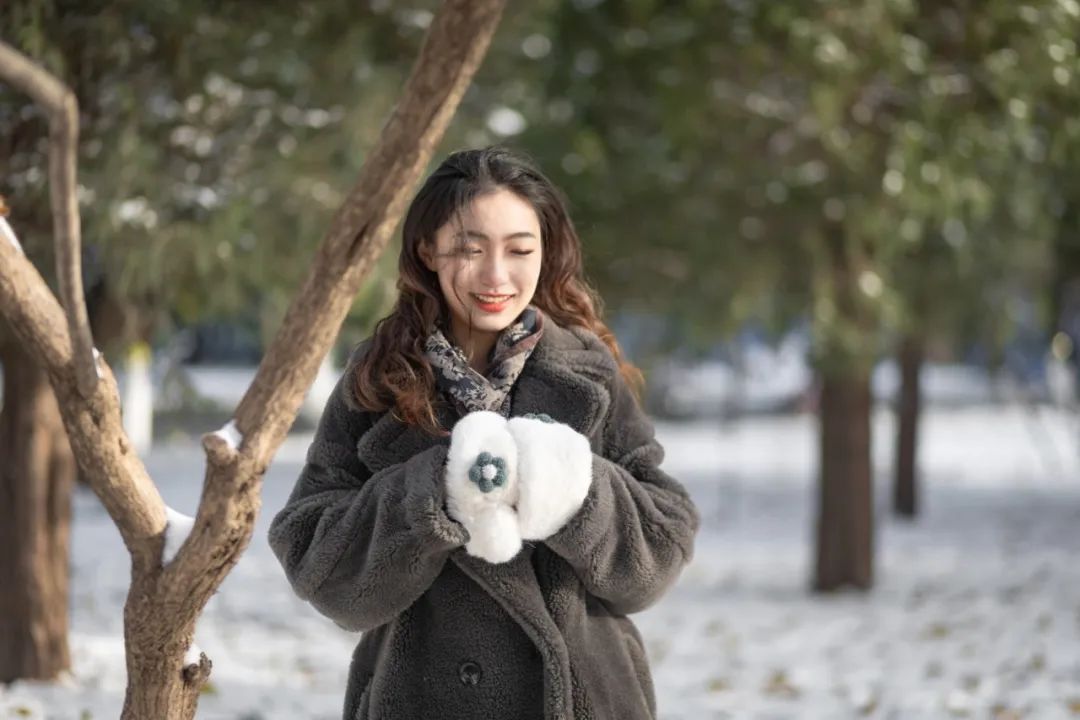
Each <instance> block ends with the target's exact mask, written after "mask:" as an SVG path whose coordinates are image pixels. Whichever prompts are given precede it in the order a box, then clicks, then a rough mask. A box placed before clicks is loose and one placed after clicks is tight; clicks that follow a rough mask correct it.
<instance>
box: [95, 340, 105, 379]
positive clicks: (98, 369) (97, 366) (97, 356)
mask: <svg viewBox="0 0 1080 720" xmlns="http://www.w3.org/2000/svg"><path fill="white" fill-rule="evenodd" d="M100 363H101V351H100V350H98V349H97V348H94V371H95V372H97V376H98V380H102V379H104V377H105V375H104V374H102V372H101V364H100Z"/></svg>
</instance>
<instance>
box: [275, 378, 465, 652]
mask: <svg viewBox="0 0 1080 720" xmlns="http://www.w3.org/2000/svg"><path fill="white" fill-rule="evenodd" d="M348 376H349V373H348V372H346V375H345V377H343V378H342V380H341V381H340V382H339V383H338V385H337V387H335V388H334V392H333V394H332V395H331V397H330V400H329V401H328V402H327V405H326V409H325V410H324V411H323V415H322V418H321V419H320V421H319V426H318V429H317V431H316V433H315V439H314V441H313V442H312V444H311V447H310V448H309V450H308V454H307V462H306V464H305V466H304V469H303V471H302V472H301V474H300V478H299V480H298V481H297V483H296V486H295V488H294V489H293V491H292V494H291V495H290V497H289V500H288V502H287V503H286V505H285V507H284V508H283V509H282V510H281V511H280V512H279V513H278V514H277V516H276V517H275V518H274V519H273V522H272V523H271V526H270V546H271V548H272V549H273V551H274V553H275V554H276V555H277V557H278V559H279V560H280V561H281V564H282V565H283V566H284V568H285V574H286V576H287V577H288V579H289V582H290V583H291V584H292V586H293V588H294V589H295V591H296V593H297V594H298V595H299V596H300V597H301V598H303V599H305V600H308V601H309V602H311V604H312V605H314V606H315V608H316V609H318V610H319V612H321V613H323V614H324V615H326V616H327V617H329V618H331V619H332V620H334V621H335V622H336V623H337V624H338V625H340V626H341V627H343V628H346V629H349V630H361V631H362V630H368V629H371V628H375V627H378V626H379V625H382V624H384V623H386V622H388V621H389V620H391V619H392V618H393V617H394V616H395V615H397V614H398V613H400V612H402V611H403V610H405V609H406V608H408V607H409V606H410V605H412V603H413V602H414V601H415V600H416V599H417V598H419V597H420V595H422V594H423V593H424V591H426V590H427V589H428V588H429V587H430V586H431V584H432V582H433V581H434V579H435V577H436V576H437V575H438V574H439V572H440V571H441V570H442V566H443V564H444V562H445V561H446V558H447V557H448V556H449V554H450V551H451V550H453V549H454V548H456V547H459V546H461V545H463V544H464V543H465V541H466V540H467V539H468V534H467V533H466V531H465V529H464V528H463V527H462V526H461V525H459V524H458V523H456V522H454V521H453V520H452V519H450V518H449V517H448V516H447V515H446V512H445V509H444V508H445V488H444V483H443V465H444V463H445V459H446V448H445V447H444V446H441V445H436V446H433V447H431V448H428V449H427V450H424V451H422V452H420V453H417V454H416V455H414V456H413V457H412V458H410V459H409V460H407V461H406V462H404V463H399V464H396V465H392V466H390V467H387V468H384V469H382V470H380V471H379V472H377V473H374V474H372V473H371V472H370V471H369V470H368V469H367V467H366V466H365V465H364V463H363V458H361V457H360V456H359V455H358V452H357V441H358V440H359V438H360V437H361V436H362V435H363V433H364V432H365V431H367V430H368V429H369V428H370V427H371V423H372V416H371V414H370V413H366V412H362V411H358V410H355V409H353V408H351V407H349V405H348V404H347V402H346V400H345V397H344V393H345V392H346V389H345V385H344V384H345V382H347V378H348Z"/></svg>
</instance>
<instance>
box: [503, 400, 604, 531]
mask: <svg viewBox="0 0 1080 720" xmlns="http://www.w3.org/2000/svg"><path fill="white" fill-rule="evenodd" d="M507 429H508V430H509V431H510V434H511V435H512V436H513V438H514V442H515V443H516V444H517V468H518V484H519V489H518V502H517V519H518V527H519V528H520V531H521V537H522V538H523V539H525V540H543V539H545V538H547V537H548V536H550V535H552V534H554V533H555V532H557V531H558V530H559V529H561V528H562V526H563V525H565V524H566V522H567V521H568V520H569V519H570V518H572V517H573V516H574V514H575V513H577V511H578V510H579V509H580V508H581V504H582V503H583V502H585V497H586V496H587V495H588V494H589V487H590V486H591V485H592V448H591V447H590V446H589V440H588V438H586V437H585V436H584V435H582V434H581V433H579V432H577V431H576V430H574V429H573V428H572V427H570V426H569V425H564V424H563V423H558V422H554V421H553V420H551V418H549V417H547V416H546V415H536V416H530V415H526V416H523V417H514V418H510V421H509V422H508V423H507Z"/></svg>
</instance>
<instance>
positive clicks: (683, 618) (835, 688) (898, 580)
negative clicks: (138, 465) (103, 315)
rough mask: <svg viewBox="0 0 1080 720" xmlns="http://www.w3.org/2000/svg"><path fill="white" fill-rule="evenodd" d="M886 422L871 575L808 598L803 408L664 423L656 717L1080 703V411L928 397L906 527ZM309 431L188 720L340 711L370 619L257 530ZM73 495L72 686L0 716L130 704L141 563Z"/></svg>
mask: <svg viewBox="0 0 1080 720" xmlns="http://www.w3.org/2000/svg"><path fill="white" fill-rule="evenodd" d="M894 427H895V423H894V421H893V419H892V417H891V416H890V415H889V414H887V413H879V414H878V415H876V417H875V424H874V429H875V438H876V439H875V446H874V464H875V468H876V472H877V495H876V505H877V507H878V513H877V518H878V520H877V523H878V524H877V533H876V542H877V583H876V587H875V588H874V590H873V591H872V592H870V593H867V594H862V593H856V592H844V593H839V594H836V595H831V596H815V595H813V594H811V593H809V592H808V591H807V586H808V579H809V577H810V574H811V570H812V567H813V557H812V550H811V539H812V537H813V532H814V514H815V509H814V503H815V502H816V487H815V482H814V472H815V466H814V452H815V447H816V442H817V441H816V436H815V424H814V420H813V418H811V417H808V416H801V415H800V416H769V417H757V418H752V419H748V420H745V421H741V422H738V423H731V424H709V423H698V424H693V425H674V424H661V425H660V426H658V432H659V435H660V439H661V441H662V442H663V444H664V445H665V447H666V449H667V460H666V461H665V464H664V467H665V469H666V470H667V471H669V472H670V473H672V474H673V475H674V476H675V477H677V478H679V479H680V480H682V481H683V482H684V483H685V484H686V486H687V487H688V488H689V490H690V492H691V493H692V494H693V496H694V499H695V501H696V502H697V504H698V507H699V510H700V511H701V515H702V523H703V524H702V529H701V534H700V536H699V539H698V543H697V546H696V552H695V557H694V561H693V562H692V563H691V565H690V566H689V567H687V569H686V570H685V572H684V573H683V575H682V577H681V578H680V580H679V582H678V583H677V584H676V585H675V586H674V587H673V588H672V589H671V591H670V592H669V593H668V594H667V595H666V596H665V597H664V598H663V599H662V600H661V601H660V602H659V603H658V604H657V605H656V606H654V607H653V608H650V609H649V610H647V611H646V612H644V613H640V614H638V615H636V616H634V620H635V622H636V623H637V624H638V626H639V628H640V629H641V632H642V635H643V637H644V639H645V643H646V647H647V650H648V653H649V657H650V662H651V665H652V669H653V674H654V679H655V681H656V690H657V695H658V700H659V717H660V718H661V719H662V720H709V719H713V718H730V719H732V720H743V719H744V718H745V719H747V720H788V719H791V720H803V719H804V718H805V719H808V720H815V719H821V720H824V719H828V720H833V719H839V720H848V719H850V718H870V719H872V720H894V719H895V720H939V719H940V720H951V719H952V718H972V719H974V718H987V719H990V718H996V719H997V720H1004V719H1005V718H1024V719H1025V720H1069V719H1072V720H1075V718H1077V717H1078V716H1080V563H1078V562H1077V557H1080V455H1078V441H1080V422H1078V419H1077V416H1076V415H1075V414H1073V413H1071V412H1067V411H1063V410H1058V409H1053V408H1050V407H1048V406H1030V407H1029V406H1020V405H995V406H978V407H955V406H950V407H936V408H931V410H930V412H929V414H928V415H927V417H926V418H925V424H924V426H923V429H922V433H921V435H920V441H921V443H922V445H921V449H922V452H923V455H922V457H923V462H922V466H923V473H924V483H923V486H922V488H923V494H922V497H921V500H922V503H923V512H922V515H921V516H920V517H919V518H918V519H917V520H915V521H913V522H907V521H901V520H897V519H894V518H893V517H892V516H891V514H890V512H889V509H888V505H889V492H888V491H889V481H890V467H891V461H892V452H893V445H894V439H893V435H892V433H893V430H894ZM309 442H310V435H307V436H304V435H293V436H290V437H289V438H288V439H287V441H286V443H285V445H284V446H283V447H282V449H281V450H280V451H279V453H278V455H277V458H276V459H275V461H274V463H273V464H272V465H271V467H270V469H269V470H268V472H267V474H266V479H265V483H264V495H263V508H264V511H263V512H262V513H261V514H260V516H259V519H258V523H257V526H256V531H255V537H254V538H253V540H252V542H251V545H250V547H249V548H248V550H247V552H246V553H245V555H244V556H243V557H242V559H241V560H240V562H239V564H238V565H237V566H236V568H235V569H234V570H233V572H232V573H231V574H230V575H229V577H228V578H227V579H226V581H225V583H224V584H223V585H222V587H221V589H220V591H219V592H218V593H217V594H216V595H215V596H214V597H213V598H212V599H211V601H210V603H209V605H208V607H207V610H206V612H205V613H204V615H203V616H202V617H201V618H200V620H199V633H200V635H199V637H200V641H201V643H202V644H203V645H204V647H205V650H206V652H207V654H208V655H210V656H211V657H213V658H214V670H213V674H212V675H211V678H210V682H211V684H212V691H210V692H207V693H205V694H204V695H203V696H202V697H201V698H200V700H199V717H206V718H230V719H232V718H242V717H248V718H255V717H260V718H265V719H267V720H269V719H270V718H285V717H289V718H318V719H326V720H329V719H334V720H336V719H337V718H340V716H341V703H342V699H343V695H344V690H345V680H346V677H347V671H348V663H349V658H350V655H351V652H352V649H353V647H354V645H355V642H356V640H357V636H356V635H355V634H351V633H347V632H345V631H343V630H340V629H339V628H337V627H336V626H335V625H334V624H333V622H331V621H329V620H327V619H326V618H324V617H322V616H320V615H319V614H318V613H317V612H315V611H314V610H313V609H312V608H311V607H310V606H308V605H307V604H305V603H303V602H302V601H300V600H299V599H298V598H296V596H295V595H294V594H293V593H292V591H291V590H290V589H289V587H288V585H287V583H286V581H285V579H284V576H283V574H282V571H281V568H280V566H279V564H278V562H277V560H276V559H275V558H274V556H273V554H272V552H271V551H270V549H269V546H268V545H267V542H266V531H267V527H268V525H269V523H270V520H271V518H272V517H273V515H274V513H275V512H277V510H278V509H280V508H281V507H282V506H283V505H284V503H285V501H286V498H287V497H288V494H289V492H290V490H291V489H292V484H293V481H294V480H295V478H296V475H297V474H298V473H299V472H300V469H301V467H302V466H303V462H304V454H305V452H306V449H307V444H308V443H309ZM146 461H147V465H148V469H149V471H150V473H151V475H152V476H153V477H154V478H155V479H156V480H158V482H159V486H160V489H161V492H162V494H163V496H164V497H165V499H166V501H167V502H168V503H170V504H171V505H173V506H176V507H194V506H196V505H197V503H198V500H199V494H200V492H201V487H200V486H199V484H198V483H192V482H190V478H191V477H193V476H197V475H199V473H200V469H201V467H202V455H201V453H199V452H197V447H196V446H194V445H193V444H174V445H158V446H155V448H154V450H153V451H152V452H151V453H150V454H149V455H148V456H147V458H146ZM74 505H75V507H74V518H73V526H72V543H71V545H72V573H73V575H72V580H71V598H72V621H71V651H72V658H73V662H74V676H75V682H74V685H69V686H66V687H65V686H57V685H48V684H36V683H16V684H14V685H12V686H10V687H7V688H5V689H0V718H7V717H29V718H44V717H46V716H47V717H49V718H58V719H60V720H68V719H70V720H76V719H78V718H81V717H93V718H107V717H116V716H118V715H119V710H120V707H121V706H122V703H123V696H124V657H123V640H122V632H123V628H122V612H123V610H122V609H123V603H124V597H125V594H126V592H127V584H128V581H129V578H130V563H129V561H128V558H127V555H126V553H125V551H124V547H123V543H122V542H121V539H120V536H119V533H118V532H117V531H116V529H115V527H114V526H113V525H112V523H111V521H110V520H109V517H108V515H107V514H106V513H105V511H104V510H103V509H102V508H101V505H100V503H99V502H98V501H97V499H96V498H95V497H94V495H93V494H92V493H90V492H88V491H86V490H85V489H84V488H81V487H80V488H79V489H77V491H76V495H75V502H74ZM16 713H22V714H16Z"/></svg>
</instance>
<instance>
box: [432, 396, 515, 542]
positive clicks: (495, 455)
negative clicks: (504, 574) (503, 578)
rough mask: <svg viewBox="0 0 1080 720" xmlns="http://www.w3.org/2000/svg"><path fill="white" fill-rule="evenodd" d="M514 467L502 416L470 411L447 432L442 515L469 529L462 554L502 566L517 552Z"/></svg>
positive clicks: (513, 459)
mask: <svg viewBox="0 0 1080 720" xmlns="http://www.w3.org/2000/svg"><path fill="white" fill-rule="evenodd" d="M517 463H518V457H517V447H516V446H515V444H514V439H513V437H511V435H510V433H509V432H508V430H507V425H506V418H504V417H502V416H501V415H499V414H497V413H493V412H486V411H485V412H473V413H469V414H468V415H466V416H465V417H463V418H461V419H460V420H458V422H457V424H456V425H455V426H454V429H453V431H452V432H451V433H450V450H449V452H448V453H447V457H446V511H447V513H448V514H449V515H450V517H452V518H453V519H455V520H457V521H458V522H459V523H461V524H462V525H464V526H465V529H466V530H468V531H469V541H468V542H467V543H465V551H466V552H467V553H469V554H470V555H475V556H476V557H479V558H483V559H484V560H487V561H488V562H490V563H502V562H506V561H508V560H510V559H511V558H513V557H514V556H515V555H517V553H518V551H519V550H521V533H520V532H519V531H518V525H517V515H516V513H515V512H514V507H513V506H514V503H515V502H517V499H518V477H517Z"/></svg>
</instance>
